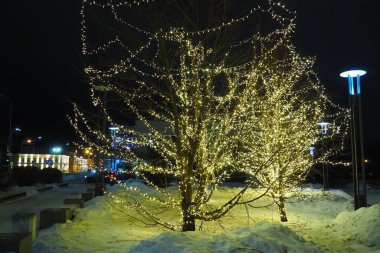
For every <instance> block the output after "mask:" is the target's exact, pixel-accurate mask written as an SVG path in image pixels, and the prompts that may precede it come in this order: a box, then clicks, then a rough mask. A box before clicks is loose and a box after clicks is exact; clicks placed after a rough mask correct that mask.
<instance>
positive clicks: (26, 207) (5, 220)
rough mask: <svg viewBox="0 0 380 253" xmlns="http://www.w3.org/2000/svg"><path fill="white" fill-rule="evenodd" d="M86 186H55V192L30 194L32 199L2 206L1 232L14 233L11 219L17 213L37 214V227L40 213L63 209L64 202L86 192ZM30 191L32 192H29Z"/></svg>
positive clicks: (0, 217)
mask: <svg viewBox="0 0 380 253" xmlns="http://www.w3.org/2000/svg"><path fill="white" fill-rule="evenodd" d="M87 188H88V186H87V185H85V184H69V186H67V187H62V188H60V187H57V186H54V188H53V190H50V191H46V192H41V193H37V192H35V191H34V192H33V191H32V192H29V194H30V195H31V196H30V197H26V198H23V199H18V200H14V201H11V202H7V203H2V204H0V210H1V211H0V232H4V233H6V232H12V221H11V217H12V215H13V214H15V213H22V212H27V213H36V214H37V226H38V224H39V212H40V211H41V210H43V209H45V208H57V207H63V206H64V205H63V200H64V199H65V198H68V197H69V196H70V194H72V193H79V192H86V189H87ZM29 191H30V190H29Z"/></svg>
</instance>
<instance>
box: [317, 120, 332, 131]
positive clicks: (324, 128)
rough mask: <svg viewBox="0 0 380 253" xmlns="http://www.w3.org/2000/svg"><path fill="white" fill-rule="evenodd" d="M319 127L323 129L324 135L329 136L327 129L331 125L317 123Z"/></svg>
mask: <svg viewBox="0 0 380 253" xmlns="http://www.w3.org/2000/svg"><path fill="white" fill-rule="evenodd" d="M317 125H318V126H320V127H321V129H322V134H327V127H328V126H329V125H330V123H328V122H319V123H317Z"/></svg>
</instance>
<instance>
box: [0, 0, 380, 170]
mask: <svg viewBox="0 0 380 253" xmlns="http://www.w3.org/2000/svg"><path fill="white" fill-rule="evenodd" d="M286 4H287V6H288V7H289V8H290V9H292V10H296V11H297V17H298V18H297V23H298V25H297V29H296V35H295V44H296V46H297V48H298V50H299V52H300V53H301V54H302V55H305V56H316V57H317V64H316V70H317V73H318V74H319V77H320V79H321V80H322V82H323V83H324V84H325V85H326V87H327V91H328V93H329V95H330V96H331V98H332V99H333V100H334V101H335V102H337V103H339V104H341V105H343V106H348V88H347V86H348V85H347V80H346V79H343V78H340V77H339V73H340V72H342V71H344V70H348V69H352V68H363V69H365V70H366V71H367V75H366V76H364V77H363V78H362V110H363V127H364V138H365V139H364V149H365V154H366V155H365V156H366V157H367V158H368V159H370V161H371V162H372V165H371V166H374V164H375V163H378V161H379V160H377V161H376V159H377V158H376V157H377V156H378V155H377V150H378V149H377V146H378V145H379V143H380V137H379V133H378V130H380V123H378V122H379V120H378V117H379V116H380V106H379V104H378V103H379V102H380V96H379V92H380V88H379V87H380V82H379V80H380V63H379V61H380V15H379V14H378V10H379V7H380V3H379V1H376V0H360V1H358V0H333V1H332V0H329V1H328V0H318V1H306V0H288V1H286ZM80 5H81V1H80V0H76V1H64V0H54V1H48V0H45V1H42V0H36V1H26V0H23V1H18V0H2V1H1V2H0V10H1V15H0V19H1V21H0V32H1V39H0V45H1V46H0V57H1V58H0V60H1V65H2V67H1V68H0V71H1V72H0V93H2V94H5V95H7V96H8V97H10V98H11V100H12V102H13V109H14V110H13V112H14V117H13V122H12V123H13V126H15V127H16V126H17V127H20V128H22V129H23V132H22V133H20V134H18V136H16V135H15V140H16V143H15V146H17V145H20V144H18V143H17V142H19V143H21V140H22V139H23V138H27V137H34V136H37V135H42V136H44V137H45V144H46V145H53V144H64V143H66V142H69V141H72V140H75V138H76V136H75V134H74V131H73V130H72V127H71V126H70V124H69V123H68V120H67V119H66V115H67V114H71V113H72V109H71V108H72V106H71V102H79V103H82V104H88V102H89V91H88V87H87V85H86V83H85V82H84V81H83V80H84V75H83V60H82V56H81V41H80ZM8 108H9V106H8V103H7V101H6V100H5V99H3V98H1V97H0V140H3V141H4V139H5V138H6V136H7V135H8V128H9V120H8V111H9V109H8ZM16 149H17V148H16Z"/></svg>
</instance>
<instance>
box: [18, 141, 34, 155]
mask: <svg viewBox="0 0 380 253" xmlns="http://www.w3.org/2000/svg"><path fill="white" fill-rule="evenodd" d="M32 143H33V140H32V139H30V138H28V139H24V140H22V142H21V153H23V152H24V144H28V145H29V144H32Z"/></svg>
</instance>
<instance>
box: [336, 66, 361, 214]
mask: <svg viewBox="0 0 380 253" xmlns="http://www.w3.org/2000/svg"><path fill="white" fill-rule="evenodd" d="M365 74H366V71H364V70H349V71H345V72H342V73H340V76H341V77H344V78H347V79H348V93H349V103H350V113H351V154H352V173H353V181H354V199H355V210H356V209H359V208H361V207H366V206H367V189H366V175H365V167H364V149H363V126H362V109H361V95H360V93H361V87H360V77H361V76H364V75H365ZM355 78H356V82H355ZM359 167H361V187H362V189H360V187H359V186H360V185H359V183H360V182H359Z"/></svg>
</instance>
